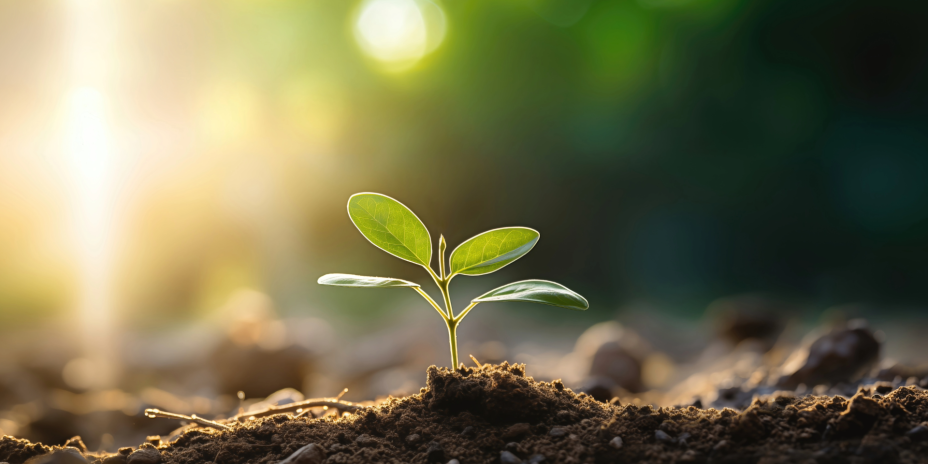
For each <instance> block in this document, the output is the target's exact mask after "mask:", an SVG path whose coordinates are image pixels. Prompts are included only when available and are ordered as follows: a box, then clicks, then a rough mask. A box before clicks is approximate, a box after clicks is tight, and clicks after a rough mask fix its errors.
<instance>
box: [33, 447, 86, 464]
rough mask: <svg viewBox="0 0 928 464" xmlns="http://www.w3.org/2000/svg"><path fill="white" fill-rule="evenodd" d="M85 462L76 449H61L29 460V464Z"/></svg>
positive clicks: (73, 463)
mask: <svg viewBox="0 0 928 464" xmlns="http://www.w3.org/2000/svg"><path fill="white" fill-rule="evenodd" d="M86 463H87V460H86V459H84V456H82V455H81V452H80V451H78V450H77V448H71V447H68V448H62V449H59V450H57V451H55V452H54V453H49V454H46V455H44V456H38V457H35V458H32V459H30V460H29V464H86Z"/></svg>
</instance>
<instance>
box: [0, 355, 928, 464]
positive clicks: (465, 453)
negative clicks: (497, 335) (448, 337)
mask: <svg viewBox="0 0 928 464" xmlns="http://www.w3.org/2000/svg"><path fill="white" fill-rule="evenodd" d="M427 374H428V377H427V388H423V389H422V390H421V391H420V393H419V394H416V395H412V396H408V397H404V398H390V399H388V400H387V401H385V402H384V403H382V404H380V405H377V406H373V407H369V408H365V409H363V410H361V411H359V412H358V413H356V414H345V415H343V416H342V417H341V418H335V417H334V416H333V415H329V416H326V417H323V418H319V419H312V418H304V417H300V418H293V417H292V416H290V415H284V414H281V415H276V416H271V417H267V418H262V419H257V420H254V421H250V422H247V423H245V424H241V425H234V426H233V428H232V429H231V430H229V431H217V430H213V429H209V428H200V427H194V428H188V429H186V431H184V432H183V433H182V434H180V435H179V436H178V437H177V438H176V439H174V440H173V441H170V442H166V443H158V442H157V441H156V440H153V441H155V442H156V444H157V446H156V444H152V443H146V444H143V445H141V446H140V447H139V448H138V449H136V450H132V449H122V450H121V452H120V453H118V454H114V455H102V454H94V453H87V452H86V451H85V450H83V449H82V448H83V445H82V444H81V443H80V440H79V439H72V440H71V441H69V443H68V444H69V445H71V446H70V447H61V446H57V447H49V446H45V445H40V444H32V443H29V442H27V441H24V440H16V439H14V438H12V437H3V438H2V439H0V461H4V462H9V463H10V464H19V463H23V462H26V461H27V460H30V458H31V460H30V462H31V463H37V464H38V463H42V462H62V463H63V462H78V460H77V458H79V456H77V457H76V455H77V452H81V453H83V455H84V456H85V457H86V458H87V461H88V462H94V463H97V464H125V463H128V464H157V463H158V462H160V463H163V464H194V463H198V464H199V463H221V464H244V463H276V462H278V461H282V460H284V459H286V458H288V457H291V456H292V455H293V454H294V453H296V452H297V451H298V450H300V449H301V448H302V449H304V450H306V448H304V447H305V446H307V445H308V444H315V445H316V446H314V447H310V449H309V451H307V452H305V453H302V455H301V456H297V457H299V458H301V459H296V457H295V458H294V459H293V460H291V461H289V462H300V463H322V462H325V463H370V462H384V463H407V462H408V463H426V462H437V463H447V462H449V461H452V460H455V459H456V460H457V461H458V462H459V463H460V464H470V463H486V464H490V463H518V462H526V463H529V462H532V463H538V462H544V463H616V462H619V463H621V462H651V463H665V462H668V463H669V462H694V463H700V462H702V463H743V462H744V463H747V462H750V463H754V462H756V463H764V464H773V463H792V462H796V463H843V462H851V463H870V462H873V463H877V462H879V463H886V462H900V463H917V462H928V423H926V421H928V392H926V391H925V390H923V389H921V388H919V387H917V386H903V387H898V388H893V387H892V386H891V385H888V384H884V385H874V386H868V387H861V388H860V389H859V391H858V392H857V393H856V394H854V395H853V396H851V397H850V398H845V397H842V396H802V397H797V396H795V395H794V394H793V393H786V392H781V393H774V394H772V395H768V396H764V397H758V398H755V399H754V400H753V402H752V403H751V404H750V405H749V406H748V407H747V408H746V409H744V410H743V411H737V410H733V409H728V408H726V409H723V410H721V411H719V410H715V409H700V408H698V407H696V406H681V407H672V408H667V407H665V408H653V407H651V406H642V407H637V406H634V405H622V404H619V403H618V401H616V400H613V402H611V403H603V402H599V401H596V400H594V399H593V398H592V397H591V396H588V395H586V394H582V393H581V394H577V393H574V392H573V391H571V390H570V389H569V388H566V387H564V385H563V384H562V383H561V382H560V381H554V382H538V381H535V380H534V379H532V378H531V377H527V376H526V375H525V366H524V365H519V364H517V365H509V364H507V363H503V364H500V365H483V366H482V367H480V368H465V369H462V370H458V371H451V370H449V369H444V368H437V367H435V366H432V367H430V368H429V369H428V372H427ZM617 437H618V438H617Z"/></svg>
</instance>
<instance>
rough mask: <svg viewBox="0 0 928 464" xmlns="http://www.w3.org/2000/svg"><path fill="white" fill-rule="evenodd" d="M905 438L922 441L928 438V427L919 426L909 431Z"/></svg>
mask: <svg viewBox="0 0 928 464" xmlns="http://www.w3.org/2000/svg"><path fill="white" fill-rule="evenodd" d="M905 436H907V437H909V439H910V440H912V441H922V440H925V439H926V438H928V427H925V426H924V425H919V426H917V427H915V428H913V429H912V430H909V431H908V432H906V433H905Z"/></svg>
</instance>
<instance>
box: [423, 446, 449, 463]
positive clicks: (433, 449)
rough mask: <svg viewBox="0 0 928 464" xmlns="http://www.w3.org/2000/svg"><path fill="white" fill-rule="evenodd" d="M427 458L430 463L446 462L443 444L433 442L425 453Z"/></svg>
mask: <svg viewBox="0 0 928 464" xmlns="http://www.w3.org/2000/svg"><path fill="white" fill-rule="evenodd" d="M425 456H426V459H428V461H429V462H442V461H444V460H445V450H444V449H442V447H441V443H439V442H437V441H433V442H431V443H429V447H428V449H427V450H426V451H425Z"/></svg>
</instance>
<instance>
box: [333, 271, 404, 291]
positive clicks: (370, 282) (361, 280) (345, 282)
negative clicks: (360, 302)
mask: <svg viewBox="0 0 928 464" xmlns="http://www.w3.org/2000/svg"><path fill="white" fill-rule="evenodd" d="M318 282H319V283H320V284H322V285H334V286H336V287H373V288H381V287H418V286H419V284H417V283H415V282H410V281H408V280H402V279H394V278H391V277H371V276H359V275H354V274H326V275H324V276H322V277H320V278H319V280H318Z"/></svg>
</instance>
